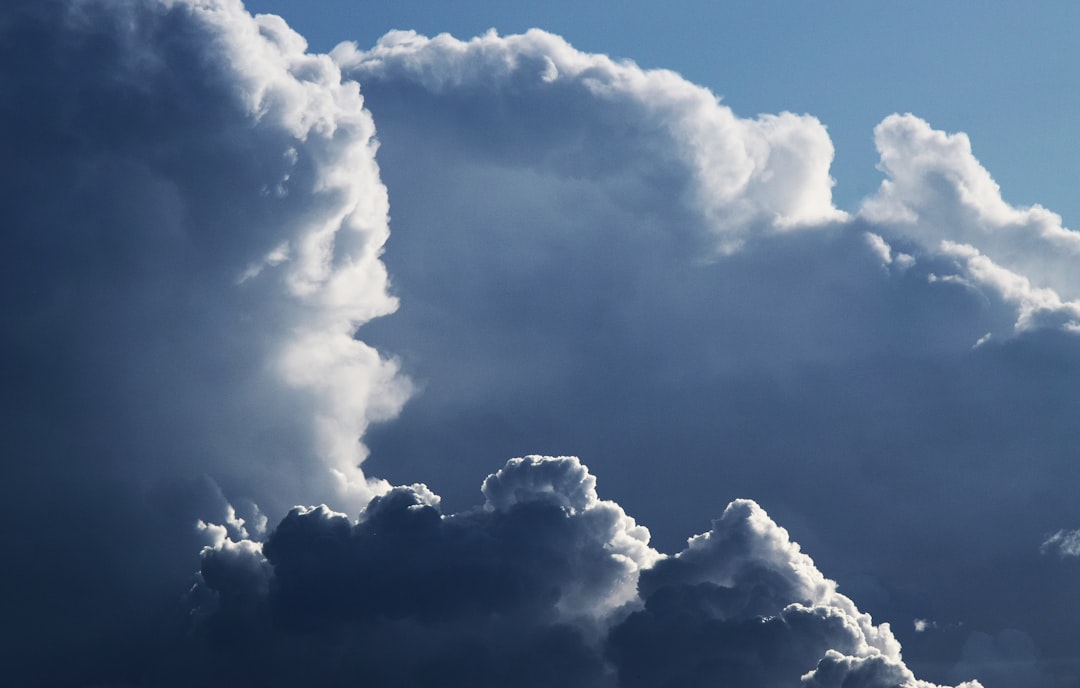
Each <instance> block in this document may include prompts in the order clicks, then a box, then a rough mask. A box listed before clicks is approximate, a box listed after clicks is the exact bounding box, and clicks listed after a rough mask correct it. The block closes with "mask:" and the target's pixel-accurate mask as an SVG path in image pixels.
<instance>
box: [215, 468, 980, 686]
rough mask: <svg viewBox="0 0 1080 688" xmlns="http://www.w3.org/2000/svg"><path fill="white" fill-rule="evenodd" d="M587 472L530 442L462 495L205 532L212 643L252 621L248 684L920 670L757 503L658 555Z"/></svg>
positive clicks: (583, 681)
mask: <svg viewBox="0 0 1080 688" xmlns="http://www.w3.org/2000/svg"><path fill="white" fill-rule="evenodd" d="M595 484H596V481H595V479H594V478H593V477H592V476H591V475H590V474H589V472H588V471H587V470H586V468H585V467H584V466H583V465H582V464H581V463H580V462H579V461H578V459H576V458H574V457H557V458H556V457H540V456H529V457H525V458H523V459H512V460H511V461H509V462H508V463H507V464H506V466H505V467H504V468H502V469H501V470H499V471H498V472H496V473H494V474H492V475H490V476H489V477H488V478H487V480H485V481H484V486H483V491H484V495H485V502H484V504H483V505H482V506H481V507H478V508H474V509H470V510H467V511H463V512H459V513H455V514H442V513H440V511H439V500H438V498H437V497H435V496H434V495H433V494H431V492H430V491H429V490H427V488H425V487H423V486H422V485H414V486H411V487H398V488H394V489H393V490H391V491H390V492H388V493H386V494H384V495H382V496H379V497H376V498H374V499H373V500H372V501H371V503H370V504H369V505H368V506H367V507H366V508H365V509H364V510H363V511H362V512H361V514H360V516H359V518H358V519H357V520H356V521H353V520H351V519H350V518H349V517H348V516H346V515H345V514H339V513H335V512H332V511H330V510H329V509H327V508H326V507H318V508H314V509H305V508H298V509H294V510H293V511H292V512H290V513H289V515H288V516H286V517H285V519H284V520H283V521H282V522H281V523H280V524H279V525H278V526H277V528H275V529H274V530H273V531H272V532H271V533H270V534H269V536H268V538H267V539H266V542H265V544H263V543H259V542H253V541H251V540H248V539H243V538H241V539H238V540H231V539H219V540H218V541H217V542H215V543H213V544H212V545H211V546H208V547H207V548H206V549H205V550H204V553H203V578H204V581H205V586H206V588H207V589H208V590H209V591H211V592H212V593H213V600H212V603H213V605H214V610H213V611H210V612H208V620H207V621H206V622H205V623H207V624H209V625H210V627H211V628H214V627H216V628H219V629H220V628H222V627H228V628H229V631H230V633H229V635H225V634H221V635H219V636H216V637H217V638H218V642H219V643H221V644H220V645H218V646H216V647H215V650H216V651H219V652H224V653H230V652H231V651H232V648H231V647H230V645H231V644H233V643H234V642H235V641H230V640H229V638H230V637H231V638H250V637H252V636H253V635H257V636H258V637H259V638H260V640H259V642H258V644H257V647H258V648H260V649H258V650H255V652H256V654H255V656H254V659H257V661H254V662H248V663H247V666H246V668H245V669H244V670H243V672H242V673H239V674H238V675H237V678H239V679H241V680H246V681H249V682H263V681H264V680H266V678H268V677H269V678H271V679H273V680H277V681H279V682H283V683H288V682H289V681H290V680H294V679H297V678H299V677H300V676H301V674H298V673H297V672H298V671H300V672H303V673H302V675H303V676H307V677H309V678H310V677H311V676H312V674H311V672H312V671H315V672H321V671H322V670H323V669H324V668H326V667H332V668H333V669H332V673H331V675H329V676H323V675H321V674H318V673H317V674H316V675H317V676H318V678H319V680H320V681H325V680H329V681H331V684H332V685H337V684H338V683H339V682H340V683H345V682H347V681H349V680H355V679H356V678H358V677H359V676H363V677H364V679H365V680H366V681H367V683H368V685H373V686H379V685H401V686H412V685H417V686H418V685H424V684H426V683H427V682H428V681H430V680H431V679H432V677H439V678H438V680H439V681H440V682H443V683H447V684H454V685H458V684H462V683H465V682H468V683H469V685H477V686H489V685H490V686H497V685H506V684H507V682H510V683H513V684H514V685H527V686H531V685H537V686H540V685H551V683H552V682H556V683H559V684H567V685H572V686H628V687H630V686H661V685H690V684H694V685H696V684H698V683H710V682H712V683H717V682H719V683H723V682H729V683H730V682H735V683H738V684H739V685H747V686H761V687H762V688H765V687H768V686H789V685H796V684H797V683H798V682H800V681H801V685H805V686H814V687H820V686H840V685H844V686H849V687H850V686H857V687H858V688H864V687H865V688H871V687H875V688H885V686H896V685H901V684H902V685H905V686H910V687H911V688H915V687H916V686H918V687H926V688H929V687H930V686H931V684H928V683H924V682H919V681H916V680H915V678H914V676H913V675H912V674H911V672H910V671H909V670H908V669H907V668H906V667H905V666H904V665H903V662H902V660H901V658H900V653H899V649H900V648H899V644H898V643H897V641H896V639H895V637H894V636H893V635H892V632H891V631H890V629H889V626H888V624H882V625H875V624H874V623H873V621H872V620H871V619H870V617H869V615H867V614H863V613H862V612H860V611H859V610H858V609H857V608H856V607H855V605H854V603H853V602H852V601H851V600H850V599H848V598H847V597H845V596H843V595H840V594H838V593H837V592H836V584H835V583H834V582H833V581H830V580H828V579H827V578H825V577H824V576H823V575H822V574H821V573H820V572H819V571H818V570H817V568H816V567H815V566H814V563H813V561H812V560H811V559H810V558H809V557H808V556H806V555H805V554H803V553H802V552H801V551H800V549H799V546H798V545H796V544H795V543H793V542H791V540H790V539H789V537H788V534H787V532H786V531H785V530H784V529H782V528H780V527H778V526H777V525H776V524H775V523H774V522H773V521H772V520H771V519H770V518H769V516H768V515H767V514H766V513H765V512H764V510H762V509H761V507H759V506H758V505H757V504H756V503H754V502H752V501H749V500H740V501H737V502H733V503H732V504H731V505H729V506H728V508H727V509H726V510H725V511H724V514H723V515H722V516H721V518H719V519H717V520H716V521H714V522H713V527H712V529H711V530H710V531H709V532H707V533H703V534H701V535H698V536H695V537H694V538H691V539H690V540H689V542H688V544H687V547H686V549H685V550H683V551H682V552H680V553H679V554H677V555H675V556H673V557H662V556H661V555H659V554H658V553H657V552H655V551H654V550H652V549H651V548H649V546H648V540H649V535H648V531H647V530H645V529H644V528H642V527H640V526H638V525H636V524H635V523H634V521H633V519H631V518H630V517H628V516H627V515H626V514H625V513H624V512H623V511H622V509H621V508H620V507H619V506H618V505H616V504H614V503H612V502H607V501H602V500H600V499H599V498H598V496H597V493H596V490H595ZM237 610H240V612H241V613H238V612H237ZM298 647H299V648H300V650H299V652H301V653H303V654H302V656H303V659H304V661H303V667H304V668H303V669H297V668H295V665H294V663H295V662H296V660H297V655H296V652H297V650H296V648H298ZM282 658H287V659H285V660H284V661H283V660H282ZM249 659H252V657H250V656H249ZM379 660H381V661H379ZM343 663H345V664H347V669H348V670H347V671H344V672H342V671H340V670H341V669H342V668H343ZM373 665H374V666H375V668H372V667H373ZM312 667H314V669H313V668H312ZM380 667H383V668H380ZM350 672H355V673H350ZM290 677H291V678H290ZM963 685H965V686H968V687H969V688H975V686H978V684H977V683H966V684H963Z"/></svg>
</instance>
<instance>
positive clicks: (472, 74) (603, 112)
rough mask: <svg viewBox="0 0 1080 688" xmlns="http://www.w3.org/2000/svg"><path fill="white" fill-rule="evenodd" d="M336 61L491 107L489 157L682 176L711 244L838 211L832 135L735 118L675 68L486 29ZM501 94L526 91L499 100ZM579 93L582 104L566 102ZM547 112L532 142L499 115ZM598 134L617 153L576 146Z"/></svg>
mask: <svg viewBox="0 0 1080 688" xmlns="http://www.w3.org/2000/svg"><path fill="white" fill-rule="evenodd" d="M333 57H334V60H335V61H336V62H337V63H338V64H340V65H341V66H342V68H343V69H345V70H346V71H347V72H348V73H349V74H350V75H351V76H353V77H355V78H357V79H358V80H359V81H360V82H361V83H367V82H368V81H376V82H377V81H390V82H393V83H397V84H410V83H411V84H415V85H416V86H419V87H421V88H423V89H424V90H427V91H430V92H433V93H438V94H446V95H448V96H449V98H450V100H452V101H453V102H455V104H456V105H457V106H458V107H462V108H469V112H470V113H473V114H475V115H476V116H478V117H480V118H489V117H492V115H495V114H496V113H497V117H498V121H493V122H490V123H491V124H493V125H494V126H495V127H496V128H495V129H494V130H490V129H489V130H488V136H489V137H491V139H492V140H490V145H492V146H493V148H492V150H491V151H490V152H491V154H492V155H495V156H507V157H510V156H515V155H521V154H523V150H528V149H529V148H531V147H533V146H542V147H543V151H544V152H543V153H542V155H541V156H540V157H542V158H543V160H544V162H545V163H546V165H545V166H547V165H550V166H551V167H552V168H555V169H562V170H568V169H577V170H579V171H580V172H583V173H584V174H589V175H598V176H602V177H604V178H607V179H608V180H609V183H611V184H613V185H618V184H620V183H624V184H634V183H640V182H642V181H645V182H647V181H648V178H649V176H650V174H651V173H650V172H649V170H648V169H642V168H640V167H639V166H640V165H641V164H642V163H643V162H644V161H645V160H648V161H649V162H650V163H652V164H655V165H656V168H655V174H656V175H657V176H656V178H655V179H656V181H664V180H663V179H662V177H666V176H668V175H670V174H675V175H678V176H679V177H684V180H682V184H683V185H684V186H683V188H681V189H678V192H679V193H680V194H683V195H685V196H686V199H685V200H686V201H687V202H688V203H690V204H691V205H692V206H694V207H695V208H696V209H697V210H698V212H700V213H701V214H702V215H704V216H705V217H706V218H707V229H708V231H709V232H711V233H712V234H713V235H714V239H715V242H716V247H717V248H718V249H719V250H720V251H725V252H726V251H732V250H735V249H736V248H738V246H739V245H740V244H741V243H742V241H743V240H744V239H745V238H746V235H747V232H749V231H751V230H753V229H754V228H757V227H767V228H772V229H776V230H782V229H788V228H795V227H800V226H805V225H810V224H819V223H822V222H827V221H831V220H838V219H841V218H843V217H844V213H842V212H840V211H838V210H837V209H836V208H834V207H833V205H832V192H831V189H832V185H833V180H832V179H831V178H830V177H829V164H830V163H831V162H832V157H833V147H832V142H831V141H830V139H829V136H828V134H827V133H826V132H825V127H824V126H822V125H821V123H820V122H818V121H817V120H816V119H814V118H813V117H809V116H798V115H793V114H791V113H783V114H781V115H762V116H760V117H758V118H756V119H741V118H739V117H736V116H735V114H734V113H733V112H732V111H731V109H730V108H728V107H725V106H723V105H721V104H720V103H719V101H718V99H717V98H716V96H714V95H713V94H712V93H711V92H709V91H708V90H707V89H704V88H701V87H699V86H695V85H693V84H690V83H689V82H687V81H685V80H684V79H682V78H681V77H680V76H679V75H677V74H675V73H673V72H668V71H664V70H649V71H644V70H642V69H639V68H638V67H637V66H636V65H634V64H632V63H617V62H614V61H612V60H611V59H609V58H607V57H606V56H603V55H591V54H587V53H582V52H579V51H577V50H575V49H574V48H573V47H571V46H570V45H569V44H567V43H566V41H564V40H562V39H561V38H559V37H558V36H554V35H552V34H550V33H546V32H544V31H540V30H532V31H529V32H527V33H525V34H523V35H519V36H507V37H505V38H503V37H499V36H498V35H496V34H495V33H493V32H492V33H488V34H487V35H484V36H481V37H478V38H474V39H472V40H471V41H468V42H465V41H460V40H457V39H455V38H453V37H451V36H448V35H445V34H444V35H440V36H437V37H435V38H427V37H424V36H420V35H418V34H416V33H415V32H411V31H398V32H391V33H390V34H387V35H386V36H385V37H384V38H382V39H381V40H380V41H379V42H378V44H377V45H376V46H375V47H374V48H372V49H371V50H369V51H359V50H357V49H356V47H355V46H354V45H351V44H347V43H346V44H342V45H340V46H338V48H337V49H335V50H334V52H333ZM508 91H509V92H515V93H518V94H520V95H521V96H523V97H520V98H515V99H512V100H510V101H507V100H505V99H504V98H503V94H505V93H506V92H508ZM583 100H587V101H588V102H590V107H589V109H588V111H584V110H581V109H580V108H576V107H575V104H576V103H580V102H581V101H583ZM500 105H502V106H508V107H510V108H513V110H514V111H513V112H507V111H505V110H501V109H500ZM546 116H550V117H553V118H555V119H556V121H558V122H559V124H560V126H558V127H552V128H550V129H549V130H548V131H547V132H546V134H547V135H546V136H545V137H544V138H543V139H541V140H538V141H537V140H534V141H529V142H524V141H520V140H518V141H513V140H511V136H512V134H511V132H510V131H509V130H507V128H506V124H507V123H506V122H505V121H504V120H503V118H504V117H509V118H511V120H512V121H521V119H519V117H520V118H522V119H526V118H538V117H546ZM500 129H501V131H500ZM600 132H602V136H603V137H605V138H608V137H610V138H613V139H616V140H617V141H618V144H619V146H618V147H619V148H620V149H621V150H619V151H617V152H616V151H615V150H612V149H609V148H606V147H605V148H604V149H602V151H597V150H594V149H592V147H591V146H588V145H584V146H583V145H582V143H583V142H584V141H585V140H586V139H587V138H588V137H590V136H592V135H595V134H597V133H600ZM507 144H508V145H507ZM613 148H614V147H613ZM599 153H603V154H599ZM639 175H644V176H645V177H646V179H645V180H640V179H635V177H638V176H639ZM624 191H629V192H631V193H633V192H635V191H636V189H634V188H629V189H625V190H624Z"/></svg>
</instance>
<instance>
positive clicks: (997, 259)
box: [860, 115, 1080, 329]
mask: <svg viewBox="0 0 1080 688" xmlns="http://www.w3.org/2000/svg"><path fill="white" fill-rule="evenodd" d="M874 140H875V142H876V144H877V149H878V152H879V153H880V154H881V163H880V168H881V170H882V171H883V172H885V174H886V175H887V176H888V178H887V179H886V180H885V181H883V182H882V184H881V187H880V189H879V190H878V192H877V193H876V194H875V195H873V196H871V197H870V198H868V199H866V200H865V201H864V203H863V206H862V209H861V210H860V215H861V216H862V217H864V218H866V219H868V220H870V221H872V222H874V223H877V224H880V225H883V226H886V227H888V228H889V231H890V232H891V233H893V234H895V235H897V236H902V237H905V238H908V239H912V240H915V241H917V242H918V243H919V244H920V245H921V247H922V249H923V250H925V251H927V252H929V253H931V254H937V255H945V256H949V257H953V258H956V259H957V266H958V268H959V270H960V275H961V276H962V277H964V278H965V279H966V280H968V281H969V283H970V284H972V285H978V286H980V287H984V288H986V289H987V290H989V291H991V292H994V293H996V294H997V295H998V296H999V297H1000V298H1002V299H1004V300H1005V301H1007V302H1009V303H1011V304H1013V305H1014V306H1015V307H1016V309H1017V313H1018V319H1017V322H1016V327H1017V328H1018V329H1028V328H1031V327H1035V326H1047V325H1049V326H1054V327H1059V326H1062V325H1065V326H1066V327H1069V328H1075V327H1076V326H1077V320H1076V318H1077V313H1078V312H1080V305H1078V303H1077V301H1076V299H1077V298H1080V284H1078V283H1077V280H1076V276H1075V272H1076V271H1075V269H1074V266H1075V264H1076V261H1077V258H1078V257H1080V234H1077V233H1076V232H1073V231H1070V230H1069V229H1067V228H1066V227H1064V226H1063V225H1062V223H1061V217H1060V216H1058V215H1056V214H1054V213H1052V212H1050V211H1048V210H1046V209H1045V208H1043V207H1041V206H1038V205H1034V206H1031V207H1027V208H1016V207H1013V206H1011V205H1009V204H1008V203H1006V202H1005V200H1004V199H1003V198H1002V196H1001V190H1000V189H999V187H998V185H997V184H996V183H995V182H994V180H993V179H992V178H991V176H990V173H989V172H988V171H987V170H986V169H985V168H983V167H982V165H980V164H979V162H978V160H977V159H976V158H975V156H974V155H973V154H972V148H971V142H970V141H969V140H968V137H967V136H966V135H965V134H962V133H959V134H946V133H945V132H942V131H936V130H934V129H932V128H931V127H930V125H929V124H928V123H926V122H925V121H923V120H921V119H919V118H917V117H914V116H912V115H891V116H889V117H887V118H885V120H884V121H882V122H881V124H879V125H878V126H877V127H876V128H875V129H874ZM1039 314H1048V315H1050V316H1051V317H1052V318H1055V319H1056V321H1051V322H1044V321H1043V320H1042V319H1041V318H1039V317H1038V315H1039Z"/></svg>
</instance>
